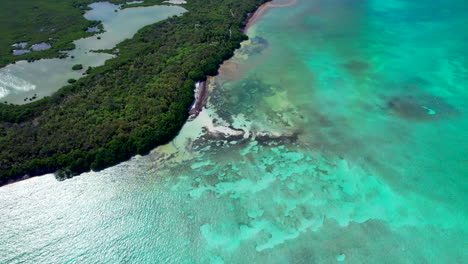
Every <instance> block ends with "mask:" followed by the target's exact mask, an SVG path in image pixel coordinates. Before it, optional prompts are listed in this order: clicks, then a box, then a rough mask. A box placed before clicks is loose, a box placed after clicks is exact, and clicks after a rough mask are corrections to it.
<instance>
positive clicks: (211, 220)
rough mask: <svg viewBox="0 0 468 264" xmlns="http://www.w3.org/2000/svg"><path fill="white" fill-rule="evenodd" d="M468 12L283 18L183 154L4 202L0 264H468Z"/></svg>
mask: <svg viewBox="0 0 468 264" xmlns="http://www.w3.org/2000/svg"><path fill="white" fill-rule="evenodd" d="M288 3H290V4H291V5H288ZM466 11H467V9H466V2H465V1H464V0H446V1H442V0H433V1H423V0H298V1H293V0H292V1H291V0H275V1H273V2H272V3H271V4H270V5H269V6H266V7H264V8H263V9H262V12H261V13H260V14H259V16H258V20H257V22H256V23H255V24H254V25H253V26H252V27H250V28H249V29H248V32H247V33H248V35H249V37H250V41H247V42H245V43H243V45H242V48H241V49H240V50H238V51H237V52H236V55H235V56H234V57H233V58H232V59H231V60H229V61H227V62H226V63H225V64H224V65H223V66H222V68H221V69H220V74H219V76H217V77H214V78H211V79H210V82H209V85H208V88H209V91H208V98H207V103H206V107H205V108H204V109H203V111H202V112H201V113H200V114H199V115H198V116H197V117H192V118H191V119H190V120H189V121H188V122H187V124H186V125H185V126H184V128H183V129H182V131H181V132H180V134H179V135H178V137H177V138H176V139H175V140H174V141H173V142H171V143H169V144H168V145H165V146H161V147H159V148H156V149H155V150H154V151H152V152H151V154H149V155H147V156H144V157H141V156H138V157H135V158H133V159H132V160H130V161H128V162H124V163H122V164H120V165H118V166H115V167H112V168H109V169H106V170H104V171H101V172H98V173H96V172H91V173H85V174H83V175H81V176H79V177H75V178H73V179H70V180H66V181H63V182H58V181H56V180H55V178H54V176H53V175H45V176H42V177H36V178H32V179H28V180H25V181H22V182H17V183H14V184H10V185H7V186H3V187H1V188H0V226H1V228H0V252H1V253H0V263H242V264H243V263H281V264H283V263H391V264H393V263H436V264H439V263H450V264H452V263H467V261H468V240H467V235H468V221H467V216H468V205H467V201H468V180H467V179H468V118H467V114H468V113H467V108H466V107H467V102H468V89H467V88H468V66H467V65H468V50H467V48H466V47H467V44H466V43H467V42H468V30H467V27H466V25H467V24H468V15H467V12H466Z"/></svg>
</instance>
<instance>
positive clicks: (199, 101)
mask: <svg viewBox="0 0 468 264" xmlns="http://www.w3.org/2000/svg"><path fill="white" fill-rule="evenodd" d="M270 2H271V0H266V2H265V3H263V4H260V5H259V6H257V7H256V9H255V10H254V11H253V12H251V14H252V15H248V16H247V18H246V19H245V20H244V24H245V25H248V24H250V26H251V25H253V24H254V23H255V22H256V21H257V20H258V18H259V17H260V16H259V15H258V14H259V12H260V15H261V14H262V13H263V12H264V10H266V7H267V6H268V4H270ZM240 30H241V32H246V30H247V27H246V26H245V27H244V28H242V27H240ZM231 58H232V57H231ZM231 58H229V59H231ZM229 59H227V60H229ZM227 60H225V61H227ZM225 61H224V62H225ZM224 62H222V63H221V64H219V66H218V69H219V68H220V67H221V66H222V64H223V63H224ZM212 78H213V77H212V76H206V80H205V81H203V82H202V83H200V89H196V91H195V92H196V93H197V94H196V95H195V97H196V99H195V100H194V102H193V104H192V106H193V107H192V108H191V109H190V111H187V110H186V112H185V113H186V114H185V115H186V120H185V122H184V124H185V123H186V122H187V120H189V118H193V115H192V113H193V114H194V115H195V116H196V115H198V113H199V112H200V111H201V110H202V108H203V106H204V102H205V99H206V97H207V90H208V89H207V88H208V85H209V81H210V79H212ZM197 95H198V96H197ZM190 112H192V113H190ZM182 126H183V125H181V127H182ZM181 127H180V128H181ZM179 132H180V129H179V130H178V131H177V132H176V133H175V134H173V135H172V136H170V137H168V138H167V141H165V142H164V143H163V144H158V145H156V146H154V147H153V148H152V149H154V148H157V147H158V146H161V145H164V144H166V143H168V142H170V141H172V140H173V139H174V138H175V137H177V135H178V134H179ZM136 154H137V153H135V155H136ZM135 155H132V156H131V157H133V156H135ZM131 157H130V158H131ZM127 160H129V158H126V159H124V160H120V161H119V162H117V163H115V164H113V165H110V166H105V167H104V168H101V169H99V170H102V169H105V168H108V167H111V166H115V165H117V164H119V163H121V162H125V161H127ZM61 169H63V168H61V167H54V168H53V169H51V168H44V169H38V171H36V172H32V173H30V174H23V175H22V176H19V177H12V178H10V179H5V180H3V179H2V181H0V187H1V186H5V185H9V184H13V183H15V182H19V181H23V180H27V179H29V178H33V177H37V176H42V175H45V174H49V173H54V174H56V173H57V172H60V170H61ZM91 170H92V169H91V168H88V170H85V171H81V172H77V174H75V173H73V172H72V174H70V175H69V174H67V175H64V176H63V177H57V174H56V179H57V180H59V181H62V180H66V179H68V178H72V177H75V176H79V175H80V174H82V173H84V172H89V171H91ZM99 170H98V171H99ZM93 171H94V170H93Z"/></svg>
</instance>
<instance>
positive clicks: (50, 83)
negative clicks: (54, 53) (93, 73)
mask: <svg viewBox="0 0 468 264" xmlns="http://www.w3.org/2000/svg"><path fill="white" fill-rule="evenodd" d="M89 7H91V8H92V10H90V11H88V12H86V13H85V15H84V17H85V18H86V19H88V20H98V21H101V22H102V25H103V27H104V32H103V33H100V34H98V35H94V36H92V37H88V38H83V39H79V40H76V41H74V44H75V46H76V48H75V49H74V50H72V51H69V52H66V53H67V54H68V57H67V58H65V59H58V58H57V59H43V60H38V61H34V62H32V63H30V62H27V61H19V62H17V63H15V64H11V65H8V66H6V67H4V68H2V69H0V101H2V102H4V101H7V102H8V103H14V104H23V103H26V102H29V99H27V100H26V99H25V98H31V97H33V95H34V94H36V97H37V98H38V99H39V98H42V97H44V96H48V95H51V94H52V93H53V92H55V91H57V90H58V89H60V88H61V87H63V86H64V85H66V84H67V80H69V79H79V78H80V77H81V76H82V75H83V74H84V73H85V72H86V69H87V68H88V67H96V66H100V65H103V64H104V62H105V61H106V60H108V59H110V58H112V57H113V56H114V55H111V54H108V53H97V52H93V51H99V50H109V49H113V48H114V47H115V45H116V44H118V43H119V42H121V41H123V40H125V39H128V38H131V37H132V36H133V35H134V34H135V33H136V32H137V31H138V30H139V29H141V28H142V27H144V26H146V25H149V24H153V23H156V22H158V21H161V20H164V19H166V18H168V17H171V16H173V15H180V14H182V13H183V12H185V11H186V10H185V9H184V8H182V7H178V6H150V7H134V8H125V9H122V10H120V11H119V12H115V10H118V9H119V8H120V7H119V6H118V5H114V4H111V3H109V2H97V3H93V4H91V5H89ZM96 30H97V28H91V29H88V31H96ZM20 44H21V43H20ZM47 47H50V46H48V44H47V43H39V44H36V45H33V46H32V47H31V49H32V50H42V49H46V48H47ZM25 52H31V50H17V51H16V53H18V54H22V53H25ZM32 52H34V51H32ZM75 64H82V65H83V66H84V68H83V70H81V71H73V70H72V67H73V65H75Z"/></svg>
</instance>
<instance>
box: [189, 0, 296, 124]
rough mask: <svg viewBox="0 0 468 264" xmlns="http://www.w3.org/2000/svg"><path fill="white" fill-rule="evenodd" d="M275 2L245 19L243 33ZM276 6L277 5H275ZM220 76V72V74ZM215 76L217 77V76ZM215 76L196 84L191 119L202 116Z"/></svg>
mask: <svg viewBox="0 0 468 264" xmlns="http://www.w3.org/2000/svg"><path fill="white" fill-rule="evenodd" d="M272 1H273V0H269V1H268V2H266V3H264V4H262V5H260V6H259V7H258V8H257V9H256V10H255V11H254V12H252V13H250V14H249V15H248V16H247V18H246V19H245V27H244V28H243V29H242V33H244V34H246V33H247V30H248V29H249V28H250V27H252V26H253V25H254V24H255V23H256V22H257V21H258V20H259V19H260V18H261V17H262V15H263V14H264V13H265V11H267V10H268V8H269V7H270V5H271V2H272ZM292 1H293V2H294V3H295V2H296V1H297V0H292ZM273 6H275V5H273ZM230 59H232V57H231V58H229V59H227V60H225V61H224V62H223V63H222V64H221V65H220V66H219V69H218V71H221V68H222V67H223V65H224V64H225V63H226V62H227V61H229V60H230ZM217 75H219V72H218V74H217ZM217 75H215V76H217ZM213 77H214V76H206V80H205V81H202V82H199V83H197V84H196V87H195V90H194V95H195V101H194V102H193V105H192V107H191V108H190V110H189V115H190V117H189V118H191V119H193V118H195V117H197V116H198V114H200V112H201V111H202V109H203V106H204V105H205V100H206V98H207V96H208V86H209V84H210V80H211V79H212V78H213Z"/></svg>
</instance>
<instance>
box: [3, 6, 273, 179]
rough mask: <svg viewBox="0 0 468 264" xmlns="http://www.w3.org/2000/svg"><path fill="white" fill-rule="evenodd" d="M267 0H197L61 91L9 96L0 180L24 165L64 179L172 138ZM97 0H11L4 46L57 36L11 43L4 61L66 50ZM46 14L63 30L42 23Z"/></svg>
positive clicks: (15, 175)
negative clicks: (20, 49)
mask: <svg viewBox="0 0 468 264" xmlns="http://www.w3.org/2000/svg"><path fill="white" fill-rule="evenodd" d="M267 1H268V0H189V1H188V3H187V4H185V5H184V8H186V9H187V10H188V12H186V13H184V14H183V15H181V16H179V17H171V18H169V19H167V20H164V21H161V22H158V23H156V24H153V25H149V26H146V27H144V28H142V29H141V30H139V31H138V33H137V34H136V35H135V36H134V37H133V38H132V39H128V40H125V41H124V42H122V43H120V44H118V45H117V48H118V49H119V54H118V56H117V57H115V58H113V59H110V60H108V61H107V62H106V63H105V65H103V66H100V67H96V68H92V69H88V70H87V73H88V74H87V75H86V76H84V77H83V78H81V79H79V80H76V82H72V83H71V84H70V85H67V86H65V87H63V88H61V89H60V90H59V91H57V92H56V93H54V94H53V95H52V96H49V97H45V98H42V99H40V100H37V101H34V102H31V103H28V104H24V105H11V104H5V103H2V104H0V149H1V152H0V184H5V183H8V182H9V181H12V180H17V179H21V178H22V177H24V176H25V175H26V176H34V175H40V174H44V173H50V172H57V173H56V175H57V177H58V178H59V179H63V178H67V177H71V176H73V175H77V174H79V173H83V172H86V171H89V170H90V169H92V170H95V171H98V170H101V169H104V168H106V167H109V166H112V165H115V164H117V163H119V162H121V161H124V160H127V159H129V158H130V157H132V156H133V155H136V154H146V153H148V152H149V151H150V150H151V149H153V148H154V147H156V146H158V145H160V144H164V143H167V142H168V141H170V140H171V139H172V138H173V137H174V136H175V135H176V134H177V132H178V131H179V130H180V128H181V127H182V125H183V124H184V122H185V121H186V119H187V117H188V108H189V107H190V105H191V104H192V103H193V100H194V95H193V89H194V85H195V82H197V81H202V80H205V78H206V76H207V75H216V74H217V70H218V68H219V65H220V64H221V63H222V62H223V61H224V60H226V59H228V58H230V57H231V56H232V55H233V52H234V50H235V49H236V48H238V47H240V42H241V41H243V40H245V39H247V36H246V35H245V34H243V33H242V28H243V27H244V26H245V23H246V18H247V16H248V14H249V13H251V12H253V11H254V10H255V9H256V8H257V7H258V6H259V5H261V4H262V3H264V2H267ZM91 2H94V1H90V0H89V1H88V0H74V1H54V0H36V1H30V0H25V1H13V0H6V1H3V2H2V10H1V11H0V19H1V21H0V22H1V23H0V25H1V26H0V34H1V36H2V38H0V46H5V45H4V44H5V43H6V46H9V45H11V44H13V43H15V42H17V41H18V40H19V41H29V42H40V41H43V40H45V38H47V39H49V38H52V39H53V40H56V42H54V41H52V42H51V45H52V49H50V50H46V51H40V52H33V53H31V54H24V55H21V56H15V57H14V58H13V57H11V51H8V52H4V50H3V49H2V52H1V53H0V58H1V60H0V65H6V64H7V63H11V62H13V61H14V60H18V59H28V60H33V59H36V57H27V56H38V57H37V58H45V57H56V56H58V54H57V52H58V50H63V49H65V48H73V47H72V46H70V45H73V44H72V43H71V41H72V40H74V39H76V38H79V37H84V36H87V34H92V33H89V32H85V31H84V28H86V27H88V26H91V25H96V22H93V21H87V20H86V19H84V18H83V17H82V14H83V12H84V10H85V9H86V4H89V3H91ZM110 2H112V3H122V2H124V1H118V0H114V1H110ZM160 3H161V1H148V0H147V1H145V2H144V3H142V4H139V5H154V4H160ZM124 7H125V6H124ZM12 12H16V14H15V15H16V16H17V17H16V18H12V17H11V16H12V15H13V14H12ZM4 14H9V16H10V18H8V17H6V15H4ZM9 19H11V20H9ZM20 22H21V23H20ZM5 23H7V25H5ZM41 23H42V24H44V28H53V29H55V30H54V31H51V30H49V31H45V30H44V31H42V32H40V33H44V32H46V33H47V34H46V33H44V34H39V33H37V32H34V33H33V31H35V29H33V28H37V25H38V24H41ZM33 24H36V26H33ZM36 31H37V30H36ZM21 36H27V39H21V38H20V37H21Z"/></svg>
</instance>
